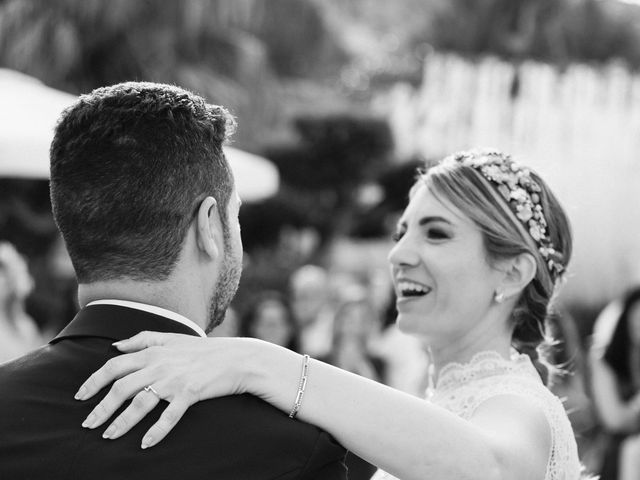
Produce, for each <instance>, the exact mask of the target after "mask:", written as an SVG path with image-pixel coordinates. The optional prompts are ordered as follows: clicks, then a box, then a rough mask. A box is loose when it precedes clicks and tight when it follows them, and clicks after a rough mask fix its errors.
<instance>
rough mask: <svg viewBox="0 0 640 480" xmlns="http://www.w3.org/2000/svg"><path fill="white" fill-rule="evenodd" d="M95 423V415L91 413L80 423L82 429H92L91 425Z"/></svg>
mask: <svg viewBox="0 0 640 480" xmlns="http://www.w3.org/2000/svg"><path fill="white" fill-rule="evenodd" d="M95 421H96V414H95V413H93V412H91V413H90V414H89V416H88V417H87V418H86V419H85V420H84V422H82V426H83V427H84V428H92V427H93V423H94V422H95Z"/></svg>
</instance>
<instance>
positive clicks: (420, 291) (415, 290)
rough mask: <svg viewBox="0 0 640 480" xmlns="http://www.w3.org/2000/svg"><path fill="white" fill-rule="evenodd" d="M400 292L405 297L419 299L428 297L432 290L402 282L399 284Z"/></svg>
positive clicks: (416, 284) (417, 284) (412, 283)
mask: <svg viewBox="0 0 640 480" xmlns="http://www.w3.org/2000/svg"><path fill="white" fill-rule="evenodd" d="M398 291H399V292H400V294H401V295H402V296H403V297H419V296H422V295H426V294H427V293H429V292H430V291H431V289H430V288H429V287H425V286H424V285H420V284H419V283H414V282H409V281H406V280H402V281H400V282H398Z"/></svg>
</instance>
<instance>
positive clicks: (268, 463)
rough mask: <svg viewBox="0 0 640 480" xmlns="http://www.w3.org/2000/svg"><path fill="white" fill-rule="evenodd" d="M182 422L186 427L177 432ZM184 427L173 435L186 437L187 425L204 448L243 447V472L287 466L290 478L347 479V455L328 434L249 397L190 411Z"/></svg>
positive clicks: (217, 401)
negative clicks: (216, 445)
mask: <svg viewBox="0 0 640 480" xmlns="http://www.w3.org/2000/svg"><path fill="white" fill-rule="evenodd" d="M183 421H186V422H187V424H185V425H182V426H181V423H182V422H183ZM183 421H181V422H180V423H178V426H177V427H176V429H178V428H180V427H184V428H185V431H191V432H193V430H192V428H191V425H192V426H193V427H195V428H197V429H198V430H199V433H198V434H197V435H198V436H200V435H204V436H205V438H206V440H205V442H204V443H205V444H208V445H211V442H214V443H216V442H218V440H219V439H222V441H223V443H224V444H225V446H226V447H232V446H233V445H242V450H243V457H244V461H245V462H246V464H247V465H248V468H251V467H250V466H249V465H254V466H258V465H262V466H261V467H260V468H264V469H267V470H269V469H273V470H274V471H280V472H284V471H286V470H287V469H286V468H283V467H284V466H289V467H290V473H291V477H290V478H315V477H314V476H313V475H314V473H313V472H317V471H322V472H325V473H323V475H325V476H322V478H327V479H330V478H331V479H333V478H336V479H337V478H346V475H344V465H343V460H344V456H345V454H346V450H345V449H344V447H342V445H340V444H339V443H338V442H337V441H336V440H335V439H334V438H333V437H332V436H331V435H330V434H328V433H327V432H325V431H324V430H322V429H320V428H319V427H317V426H315V425H311V424H309V423H306V422H302V421H299V420H294V419H291V418H289V416H288V415H287V414H286V413H283V412H281V411H280V410H278V409H276V408H275V407H273V406H271V405H270V404H268V403H266V402H265V401H263V400H261V399H260V398H258V397H255V396H253V395H248V394H245V395H234V396H227V397H221V398H218V399H214V400H207V401H204V402H200V403H198V404H196V405H194V406H192V407H191V408H190V410H189V411H188V412H187V414H185V416H184V417H183ZM192 435H193V433H192ZM180 436H181V433H178V435H176V438H174V441H176V442H179V441H180V440H179V439H178V437H180ZM213 437H216V439H214V438H213ZM167 441H169V438H167ZM220 448H222V449H224V448H225V447H222V446H221V447H220ZM325 469H326V470H325ZM309 475H311V476H309ZM282 478H283V479H284V478H289V477H287V476H284V477H282Z"/></svg>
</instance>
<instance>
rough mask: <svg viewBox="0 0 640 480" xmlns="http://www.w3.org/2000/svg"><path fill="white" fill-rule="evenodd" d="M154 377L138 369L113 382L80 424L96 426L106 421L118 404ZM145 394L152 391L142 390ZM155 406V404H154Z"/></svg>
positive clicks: (150, 381) (141, 388) (142, 405)
mask: <svg viewBox="0 0 640 480" xmlns="http://www.w3.org/2000/svg"><path fill="white" fill-rule="evenodd" d="M153 380H154V379H151V378H150V377H149V374H148V372H147V370H144V369H143V370H138V371H135V372H133V373H131V374H129V375H127V376H126V377H124V378H121V379H120V380H117V381H116V382H114V384H113V385H112V386H111V389H110V390H109V392H108V393H107V395H105V397H104V398H103V399H102V400H100V402H99V403H98V404H97V405H96V406H95V407H94V408H93V410H92V411H91V413H89V415H88V416H87V418H86V419H85V421H84V422H82V426H83V427H85V428H96V427H99V426H100V425H102V424H103V423H104V422H106V421H107V420H108V419H109V418H111V416H112V415H113V414H114V413H115V412H116V410H118V408H120V406H121V405H122V404H123V403H124V402H126V401H127V399H129V398H131V397H133V396H134V395H136V394H137V393H138V392H140V391H142V390H143V389H144V388H145V387H146V386H148V385H150V384H151V383H153ZM144 393H145V394H150V395H153V396H155V395H154V394H153V391H148V392H144ZM145 405H146V404H139V405H136V407H134V408H138V407H141V408H144V407H145ZM154 406H155V405H154Z"/></svg>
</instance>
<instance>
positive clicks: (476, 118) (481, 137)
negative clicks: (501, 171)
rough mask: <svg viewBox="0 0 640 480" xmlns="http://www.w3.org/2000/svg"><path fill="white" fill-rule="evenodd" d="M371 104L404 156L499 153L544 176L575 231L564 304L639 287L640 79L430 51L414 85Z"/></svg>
mask: <svg viewBox="0 0 640 480" xmlns="http://www.w3.org/2000/svg"><path fill="white" fill-rule="evenodd" d="M516 78H517V81H516ZM514 82H515V83H514ZM516 85H517V88H516ZM376 108H377V109H378V110H379V111H381V112H383V113H384V114H386V115H388V117H389V119H390V122H391V127H392V129H393V131H394V133H395V137H396V142H397V150H398V154H399V157H400V158H406V157H409V156H411V155H414V154H422V155H423V156H425V157H427V158H437V157H441V156H443V155H445V154H447V153H451V152H454V151H456V150H461V149H468V148H471V147H476V146H488V147H495V148H498V149H500V150H503V151H507V152H510V153H512V154H514V155H516V156H517V157H518V158H519V159H520V160H521V161H523V163H525V164H528V165H530V166H532V167H533V168H535V169H536V170H537V171H539V172H540V173H541V174H542V175H543V176H544V177H545V178H546V179H547V180H548V182H549V184H550V185H551V186H552V188H553V189H554V191H555V192H556V193H557V195H558V197H559V198H560V199H561V201H562V203H563V204H564V206H565V207H566V209H567V211H568V213H569V215H570V217H571V220H572V223H573V229H574V236H575V255H574V261H573V262H572V267H571V271H572V272H573V273H572V278H571V279H570V282H569V283H568V285H567V287H566V289H565V298H566V299H567V300H571V301H579V302H582V303H588V304H599V303H601V302H603V301H606V300H607V299H609V298H610V297H611V296H613V295H616V294H618V293H619V292H621V291H622V290H623V289H624V288H626V287H627V286H629V285H630V284H631V283H633V282H637V281H640V76H639V75H636V74H633V73H631V72H629V71H628V70H626V69H625V68H624V67H623V66H622V65H620V64H617V63H611V64H610V65H608V66H604V67H599V68H597V67H591V66H586V65H572V66H569V67H568V68H566V69H565V70H564V71H560V70H558V69H556V68H555V67H552V66H549V65H545V64H540V63H534V62H526V63H523V64H521V65H519V66H516V65H513V64H510V63H506V62H504V61H500V60H497V59H494V58H485V59H483V60H480V61H469V60H465V59H462V58H460V57H457V56H453V55H442V54H433V55H431V56H430V57H429V58H428V59H427V61H426V65H425V71H424V78H423V82H422V85H420V87H419V88H413V87H411V86H408V85H402V84H401V85H396V86H395V87H394V88H393V89H392V90H391V91H390V92H388V94H385V95H384V96H383V97H380V98H378V99H377V100H376Z"/></svg>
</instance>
